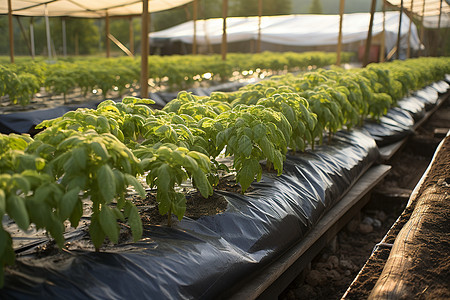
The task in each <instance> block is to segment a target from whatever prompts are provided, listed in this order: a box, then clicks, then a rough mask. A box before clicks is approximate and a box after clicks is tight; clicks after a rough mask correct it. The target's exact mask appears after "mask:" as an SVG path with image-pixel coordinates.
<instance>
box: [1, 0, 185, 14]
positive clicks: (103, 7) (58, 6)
mask: <svg viewBox="0 0 450 300" xmlns="http://www.w3.org/2000/svg"><path fill="white" fill-rule="evenodd" d="M192 1H193V0H149V1H148V11H149V12H157V11H163V10H167V9H171V8H175V7H178V6H181V5H183V4H187V3H190V2H192ZM142 2H143V1H142V0H13V1H11V6H12V7H11V8H12V14H13V15H18V16H44V15H45V7H47V10H48V16H49V17H60V16H66V17H82V18H104V17H105V16H106V12H108V15H109V16H131V15H141V14H142V6H143V5H142ZM0 14H8V3H7V1H1V2H0Z"/></svg>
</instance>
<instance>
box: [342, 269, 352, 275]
mask: <svg viewBox="0 0 450 300" xmlns="http://www.w3.org/2000/svg"><path fill="white" fill-rule="evenodd" d="M344 274H345V276H350V275H352V272H350V270H345V272H344Z"/></svg>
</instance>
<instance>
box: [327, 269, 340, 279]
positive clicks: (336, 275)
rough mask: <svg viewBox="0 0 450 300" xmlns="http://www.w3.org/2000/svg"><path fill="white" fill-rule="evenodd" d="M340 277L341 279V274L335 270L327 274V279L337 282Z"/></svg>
mask: <svg viewBox="0 0 450 300" xmlns="http://www.w3.org/2000/svg"><path fill="white" fill-rule="evenodd" d="M341 277H342V276H341V274H339V272H338V271H336V270H330V271H328V272H327V278H329V279H331V280H334V281H337V280H340V279H341Z"/></svg>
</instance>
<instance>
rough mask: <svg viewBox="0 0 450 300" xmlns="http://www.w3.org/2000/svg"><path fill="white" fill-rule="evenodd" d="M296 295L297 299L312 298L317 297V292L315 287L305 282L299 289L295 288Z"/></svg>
mask: <svg viewBox="0 0 450 300" xmlns="http://www.w3.org/2000/svg"><path fill="white" fill-rule="evenodd" d="M294 295H295V297H296V299H312V298H316V296H317V294H316V292H315V291H314V288H313V287H312V286H310V285H309V284H305V285H303V286H301V287H300V288H298V289H295V290H294Z"/></svg>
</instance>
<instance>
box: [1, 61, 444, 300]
mask: <svg viewBox="0 0 450 300" xmlns="http://www.w3.org/2000/svg"><path fill="white" fill-rule="evenodd" d="M431 62H432V63H431ZM417 64H418V65H421V66H425V65H428V66H429V68H431V69H433V70H435V69H438V68H440V67H441V64H440V61H439V60H432V59H430V60H427V61H426V62H425V61H413V62H411V65H409V62H405V63H403V62H402V63H398V64H393V65H390V66H393V70H394V72H393V76H392V77H390V75H389V74H390V73H389V71H388V70H387V69H386V68H387V67H386V66H384V65H380V66H372V67H371V68H370V69H367V70H354V71H343V70H342V71H332V70H328V71H327V70H319V71H317V72H311V73H307V74H302V75H299V76H300V77H298V78H296V77H293V76H291V75H287V76H281V77H279V78H272V79H270V80H267V81H262V82H261V83H258V84H255V85H247V86H245V87H244V88H242V89H240V90H238V91H236V92H230V93H213V94H211V96H210V97H198V96H194V95H192V94H190V93H187V92H181V93H179V94H178V96H177V98H176V99H174V100H173V101H171V102H170V103H169V104H168V105H167V106H166V107H164V109H163V110H161V111H153V110H151V109H150V108H149V106H148V104H150V103H152V101H150V100H148V99H137V98H133V97H127V98H124V99H123V100H122V101H121V102H114V101H104V102H102V103H100V104H99V106H98V107H97V109H96V110H89V109H79V110H77V111H72V112H68V113H66V114H65V115H64V116H63V117H61V118H58V119H55V120H49V121H45V122H44V123H42V124H41V127H46V128H45V129H44V130H43V131H42V132H40V133H39V134H37V135H36V136H35V138H34V139H33V138H30V137H26V136H18V135H10V136H1V140H0V142H1V144H0V145H1V146H2V147H3V148H4V151H3V152H2V163H1V165H0V167H1V168H2V170H4V171H2V172H4V173H3V174H2V176H1V177H0V184H1V186H2V190H1V192H2V194H0V196H1V197H0V200H2V199H3V202H5V203H6V205H5V206H4V207H5V212H6V214H7V215H8V216H9V217H10V218H11V219H12V220H14V221H15V223H16V225H17V226H18V228H20V229H22V230H26V229H28V228H29V227H30V224H32V223H34V224H36V227H37V228H38V229H39V228H43V229H46V230H47V232H48V233H50V234H51V235H52V237H53V238H55V243H56V245H58V246H59V247H61V248H63V249H64V250H65V251H63V252H57V253H56V254H55V255H47V254H51V252H52V250H56V249H57V247H52V246H51V244H50V245H49V244H47V245H43V244H42V243H40V242H32V243H30V244H29V245H26V243H25V244H22V245H20V246H19V248H16V250H19V249H20V251H21V256H20V259H18V264H16V266H15V267H11V268H10V267H7V268H6V269H5V271H6V276H5V286H4V287H3V288H2V290H1V293H2V295H4V296H5V297H6V296H9V297H11V296H14V297H21V296H24V297H26V295H32V296H31V297H49V296H53V295H57V294H58V295H61V294H67V295H69V296H72V297H74V298H80V297H85V296H86V295H88V294H89V295H93V296H92V297H97V296H96V295H117V296H118V297H124V292H125V291H127V296H129V295H130V293H134V294H133V295H132V296H133V297H144V296H145V295H149V294H152V295H158V297H171V298H180V297H181V298H183V297H187V298H201V297H205V298H211V297H218V296H221V295H224V294H226V293H235V292H236V290H232V289H231V288H230V287H234V288H235V289H236V288H237V289H239V287H240V285H241V284H242V283H243V282H245V279H246V278H251V277H253V276H256V275H257V274H260V273H261V272H264V268H265V267H266V266H270V265H271V264H272V263H273V261H276V260H278V259H279V258H280V257H282V255H283V254H284V253H285V252H286V251H289V250H291V249H293V248H295V247H296V245H298V244H299V241H300V240H302V239H304V238H305V237H306V236H307V235H308V233H309V232H312V230H313V229H314V227H315V226H316V225H317V224H318V223H319V222H320V220H322V218H323V217H324V215H325V214H327V213H329V212H330V211H331V210H332V209H333V207H335V205H336V204H338V203H341V202H340V201H341V200H342V199H343V198H344V197H345V195H347V193H348V191H349V190H350V189H352V188H354V187H356V186H355V184H356V183H358V182H359V179H360V178H362V177H361V176H365V175H366V172H367V170H369V169H370V168H371V166H372V165H373V164H374V163H375V162H376V161H377V160H378V158H379V152H378V147H377V143H378V144H381V142H382V141H381V142H378V141H376V140H375V139H374V137H373V136H372V135H371V134H369V133H368V132H367V130H366V129H364V128H360V127H358V126H357V125H358V124H360V123H361V122H362V120H364V118H367V117H370V118H372V119H379V122H378V123H376V124H375V125H377V126H380V127H387V126H388V127H390V128H392V127H393V125H394V123H395V122H392V121H390V120H391V118H390V117H383V115H384V114H385V112H386V111H387V110H388V108H389V106H390V105H391V104H392V103H393V102H394V103H395V102H396V101H397V100H398V99H397V98H395V97H396V96H402V95H403V94H406V93H407V92H408V91H409V87H411V88H412V87H417V86H420V84H423V83H426V82H428V79H426V78H425V77H424V76H423V75H421V73H420V72H416V73H414V77H413V79H412V78H409V79H408V77H407V75H406V74H409V73H408V72H409V71H410V70H413V66H415V65H417ZM407 71H408V72H407ZM340 72H341V73H340ZM437 73H438V72H437ZM361 76H362V77H361ZM405 76H406V77H405ZM395 78H397V79H398V80H397V79H395ZM376 79H379V80H384V84H381V83H378V82H377V81H376ZM403 80H406V81H405V82H404V81H403ZM386 82H387V83H386ZM377 83H378V85H377ZM390 83H391V84H393V86H391V85H390ZM366 100H367V101H366ZM394 110H395V111H398V113H399V114H400V115H402V117H404V118H405V119H408V120H411V122H410V124H407V126H405V125H404V124H401V123H400V122H397V125H396V126H397V127H399V128H400V129H403V130H406V131H407V132H408V131H410V130H411V127H412V126H413V124H414V120H413V119H414V118H413V117H412V116H411V115H409V116H410V118H408V113H406V112H403V111H401V110H400V109H394ZM391 114H392V113H391ZM388 116H389V113H388ZM398 124H399V125H398ZM324 132H325V133H326V135H325V136H324ZM223 155H225V156H227V157H228V159H229V160H228V161H229V163H228V164H227V163H226V161H223V160H222V156H223ZM378 170H380V173H378V175H376V176H374V178H372V179H371V180H369V181H370V182H371V183H370V184H368V185H367V186H368V187H367V189H369V188H370V186H371V185H372V184H373V183H375V182H376V181H377V180H379V179H380V178H382V177H383V176H384V175H385V174H386V172H387V168H383V167H381V166H380V168H378ZM140 175H142V176H145V178H146V182H147V183H148V189H149V190H147V192H150V194H151V195H149V196H148V200H151V199H152V197H153V196H156V203H155V202H148V203H147V205H146V200H147V198H146V200H143V199H132V198H130V197H127V196H126V194H127V188H128V187H129V186H130V185H131V186H133V187H134V188H135V190H136V192H137V193H138V194H139V195H140V197H145V196H146V191H145V190H144V186H143V184H142V183H141V182H140V181H139V180H138V179H137V178H139V176H140ZM229 175H235V181H236V185H238V186H239V188H240V190H239V192H236V191H230V190H221V189H220V186H221V182H222V183H223V179H224V178H226V177H227V176H229ZM369 177H372V176H369ZM364 181H365V180H364ZM361 184H362V183H361ZM187 186H190V188H194V189H196V190H197V193H198V194H201V196H202V197H204V198H209V197H210V196H211V195H213V194H215V195H216V196H217V195H218V196H219V197H220V198H223V199H225V201H226V202H228V206H227V209H226V210H225V211H224V212H220V213H218V214H213V215H210V216H201V217H199V218H197V219H196V220H194V219H191V218H189V217H188V214H187V213H186V209H187V202H189V201H191V202H194V203H195V202H199V201H203V200H205V199H202V198H201V197H198V198H195V199H194V198H193V197H190V195H188V193H187V192H186V188H187ZM222 186H223V185H222ZM225 186H226V185H225ZM228 186H229V185H228ZM155 194H156V195H155ZM363 194H364V193H360V194H359V195H358V196H354V197H350V198H351V199H354V200H351V201H350V203H351V204H350V205H348V206H346V205H345V203H347V202H345V201H344V202H342V203H343V204H342V205H344V207H345V208H343V209H342V207H341V209H340V208H339V207H340V206H337V207H338V213H337V214H335V215H336V220H333V222H332V223H335V224H338V223H339V222H340V221H339V220H340V219H341V217H343V216H345V215H346V214H347V212H348V211H349V210H350V209H351V208H352V207H354V206H357V204H358V203H360V201H359V200H360V199H362V198H363ZM188 196H189V197H188ZM205 201H207V199H206V200H205ZM352 201H355V202H354V203H352ZM83 206H85V208H86V209H85V210H83ZM0 208H1V207H0ZM139 209H141V211H140V212H141V214H140V213H139ZM156 210H158V211H159V213H160V214H161V215H163V216H165V218H166V220H167V221H168V226H165V225H163V226H161V225H156V224H155V223H152V221H153V220H152V218H151V217H150V218H148V217H147V216H149V215H147V211H156ZM69 223H70V225H71V226H73V227H77V225H79V224H80V223H81V224H83V223H84V225H86V226H88V227H89V238H88V234H87V231H84V229H85V227H81V228H80V229H77V230H75V231H72V232H71V233H69V234H66V235H64V234H63V231H64V226H69ZM8 224H12V222H8V223H7V224H6V225H5V223H4V224H3V227H2V231H1V234H2V237H3V239H4V241H5V244H6V247H5V249H3V256H1V260H2V261H1V262H2V264H11V262H12V259H13V257H14V252H13V249H12V248H10V246H11V243H10V242H11V240H10V239H9V237H10V234H11V233H9V232H10V231H11V230H7V231H5V230H4V229H3V228H7V227H8V226H9V225H8ZM11 226H12V225H11ZM330 226H331V227H328V228H324V229H323V230H322V233H321V234H319V235H325V236H326V233H327V232H333V231H336V230H337V228H338V227H339V226H340V225H330ZM83 232H85V234H83ZM68 238H70V243H66V244H65V242H67V239H68ZM321 239H322V236H321V237H318V238H317V239H316V241H317V242H319V241H320V240H321ZM324 239H326V237H324ZM320 243H321V242H319V244H320ZM37 244H40V247H39V249H40V251H37V252H36V251H33V250H34V249H33V247H34V246H35V245H37ZM313 244H316V243H315V242H314V243H313ZM319 244H316V245H319ZM317 247H319V246H317ZM93 250H95V252H94V251H93ZM86 269H88V270H89V274H88V275H86V272H85V270H86ZM113 274H114V275H113ZM130 277H133V278H135V279H136V280H132V282H129V281H128V280H125V278H130ZM30 278H34V279H31V280H29V279H30ZM60 280H61V283H57V282H60ZM129 283H130V284H132V285H130V286H129V285H128V284H129ZM24 287H26V288H25V290H26V291H25V292H24ZM260 292H261V293H262V292H263V291H262V290H261V291H260ZM22 293H24V294H23V295H22ZM99 297H101V296H99Z"/></svg>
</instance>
